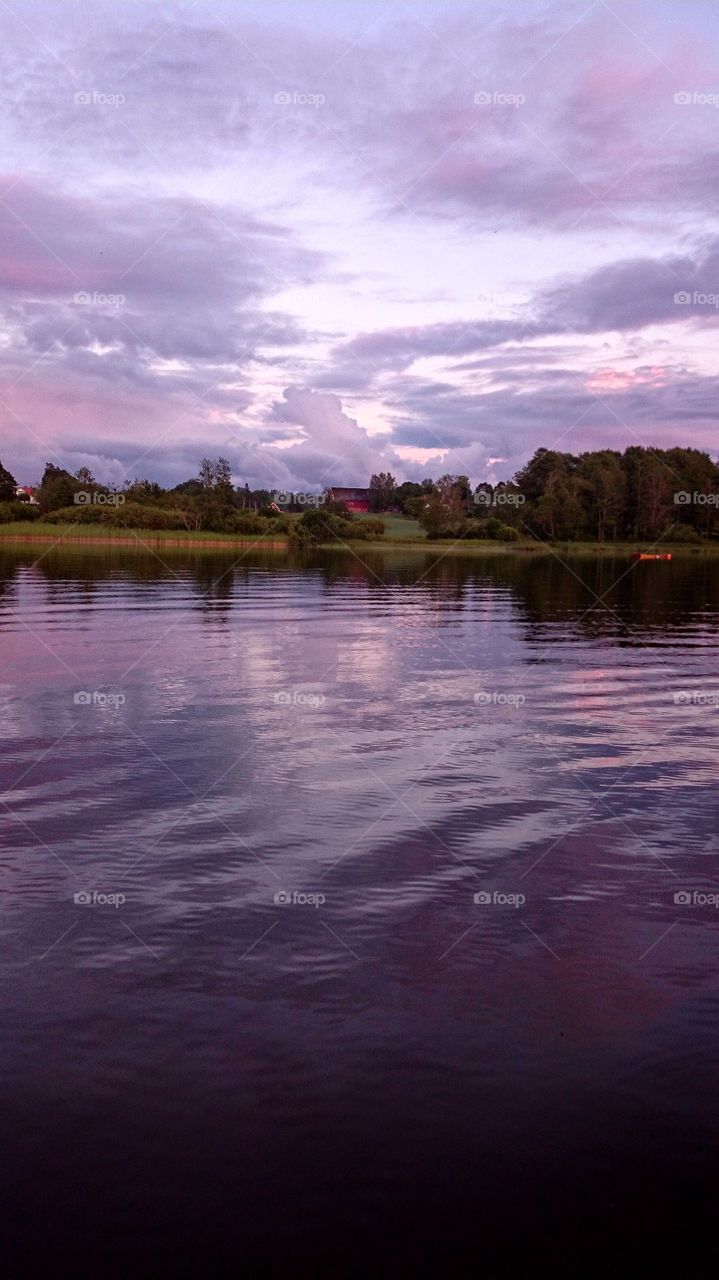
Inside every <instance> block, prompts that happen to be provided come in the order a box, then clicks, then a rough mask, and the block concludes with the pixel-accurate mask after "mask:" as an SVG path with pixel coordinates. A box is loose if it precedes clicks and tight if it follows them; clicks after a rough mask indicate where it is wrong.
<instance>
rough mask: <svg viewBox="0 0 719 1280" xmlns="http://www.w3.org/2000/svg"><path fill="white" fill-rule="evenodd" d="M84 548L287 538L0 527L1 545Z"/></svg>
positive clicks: (46, 525)
mask: <svg viewBox="0 0 719 1280" xmlns="http://www.w3.org/2000/svg"><path fill="white" fill-rule="evenodd" d="M4 543H11V544H17V545H21V544H22V545H23V546H51V545H52V544H53V543H56V544H57V545H58V546H83V547H91V546H98V547H139V548H145V549H147V547H153V548H155V547H198V548H199V547H207V548H213V547H255V546H256V547H260V548H274V549H277V550H285V549H286V548H287V539H286V538H283V537H277V536H276V535H275V536H267V535H261V534H258V535H252V534H243V535H241V536H240V535H234V534H227V533H204V532H202V531H197V530H195V529H192V530H189V529H125V528H122V527H121V526H118V527H117V528H114V527H113V526H112V525H104V526H99V525H92V524H88V525H81V524H76V525H61V524H52V523H51V522H50V521H49V520H34V521H33V522H32V523H31V524H30V523H25V522H24V521H20V522H18V523H16V524H4V525H0V545H2V544H4Z"/></svg>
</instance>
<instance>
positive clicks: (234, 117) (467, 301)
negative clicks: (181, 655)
mask: <svg viewBox="0 0 719 1280" xmlns="http://www.w3.org/2000/svg"><path fill="white" fill-rule="evenodd" d="M0 77H1V86H2V95H1V98H0V102H1V103H2V106H1V107H0V110H1V111H2V113H3V120H2V133H1V135H0V136H2V140H3V141H2V153H1V154H2V162H1V164H0V226H1V228H2V244H1V247H0V304H1V306H2V325H1V328H0V365H1V367H0V459H1V460H2V461H3V462H4V463H5V465H6V466H8V467H9V468H10V470H11V471H12V472H13V473H14V474H15V475H16V476H17V478H18V479H19V480H21V481H22V482H25V483H27V482H33V481H36V480H37V479H38V478H39V476H40V474H41V472H42V468H43V466H44V463H45V461H46V460H50V461H53V462H55V463H56V464H58V465H64V466H67V467H69V468H70V469H71V470H73V471H74V470H76V469H77V468H78V467H79V466H81V465H88V466H90V467H91V468H92V469H93V471H94V472H95V474H96V475H97V476H98V478H100V479H102V480H105V481H111V482H114V483H122V481H123V480H124V479H125V478H126V477H128V476H129V477H132V476H135V475H140V476H149V477H151V478H157V479H160V480H162V481H163V482H165V483H176V482H177V481H179V480H182V479H186V478H187V477H188V476H190V475H193V474H196V471H197V467H198V463H199V459H200V457H201V456H202V455H203V454H205V453H208V454H210V455H216V454H219V453H221V454H224V455H226V456H227V457H229V458H230V460H231V462H232V464H233V469H234V473H235V477H236V479H237V481H238V482H244V481H245V480H248V481H249V482H250V484H251V485H253V486H263V487H267V488H270V489H276V488H282V489H287V488H295V489H305V488H315V487H317V486H318V485H320V486H321V485H324V484H328V483H329V484H331V483H335V484H343V483H344V484H365V483H367V481H368V479H369V475H370V472H371V471H373V470H379V469H384V468H389V469H391V470H392V471H394V473H395V474H396V475H397V477H398V478H401V479H403V478H415V479H419V478H421V477H422V476H424V475H427V474H439V473H440V472H442V471H459V472H466V473H468V474H469V475H470V477H471V479H472V480H473V481H477V480H480V479H484V478H490V479H495V478H498V477H499V478H501V477H503V476H509V475H511V474H512V473H513V472H514V471H515V470H516V469H517V467H518V466H519V465H521V463H522V462H523V461H524V460H525V459H526V458H527V457H528V456H530V455H531V453H532V452H533V451H534V449H535V448H536V447H537V446H538V445H540V444H544V445H547V446H549V447H552V446H555V447H558V448H561V449H567V450H572V451H574V452H579V451H581V450H582V449H587V448H596V447H603V446H606V447H615V448H623V447H625V446H626V445H629V444H638V443H643V444H647V445H652V444H654V445H669V444H674V443H681V444H687V445H694V446H696V447H700V448H705V449H708V450H710V451H711V452H712V453H715V451H716V449H717V447H718V446H717V429H716V419H717V405H718V404H719V395H718V393H719V374H718V373H717V344H716V335H717V317H718V316H719V309H718V308H717V302H719V228H718V227H717V225H716V209H717V204H718V203H719V14H717V13H716V12H715V11H714V7H713V6H712V5H710V4H704V3H699V2H698V0H697V2H696V3H695V2H694V0H675V2H673V3H669V2H668V0H653V2H652V3H651V4H643V3H638V2H635V0H629V2H627V3H622V2H619V0H616V2H613V3H612V4H611V5H609V4H604V3H596V4H588V3H578V4H574V3H572V2H571V0H564V2H563V3H559V4H550V3H533V2H532V0H527V2H523V3H516V2H514V3H485V2H484V0H480V2H478V3H474V4H471V5H466V4H453V3H451V2H450V3H440V2H439V0H436V2H435V3H433V4H422V3H415V2H414V0H410V2H409V3H404V2H403V0H399V2H398V3H389V2H388V0H373V2H371V3H367V2H364V0H363V2H362V3H352V0H343V3H338V0H329V2H324V0H323V2H317V0H306V2H303V3H301V4H300V3H283V2H282V0H276V2H274V3H273V0H263V3H242V2H241V0H233V2H232V3H230V2H227V0H211V2H210V3H209V4H205V3H202V2H201V0H196V2H195V3H191V2H190V0H187V2H186V3H176V2H174V0H168V2H167V3H161V2H159V0H158V2H156V3H147V0H142V3H134V2H133V0H123V2H122V3H120V0H117V2H116V3H114V4H109V3H103V0H92V2H90V0H83V2H82V3H73V0H64V3H63V4H62V5H61V6H59V5H58V4H57V3H56V2H55V3H40V2H38V3H35V2H33V0H24V2H23V0H9V2H8V3H5V0H0ZM677 295H678V296H677ZM687 296H688V301H687V300H686V297H687Z"/></svg>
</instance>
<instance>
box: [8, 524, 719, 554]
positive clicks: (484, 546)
mask: <svg viewBox="0 0 719 1280" xmlns="http://www.w3.org/2000/svg"><path fill="white" fill-rule="evenodd" d="M3 546H7V547H13V548H22V547H43V546H44V547H50V548H52V549H53V550H54V549H56V548H57V549H58V550H60V549H61V548H63V547H73V548H74V549H77V548H82V547H88V548H100V547H108V548H115V549H118V548H119V549H122V550H132V551H155V550H157V549H158V548H162V547H164V548H170V549H172V550H183V549H184V550H192V551H199V550H202V551H213V550H253V551H284V552H294V553H306V554H312V553H313V552H314V551H334V552H340V553H342V552H344V551H350V552H352V553H353V554H355V555H359V554H360V553H363V554H364V555H371V554H372V553H375V552H381V553H386V552H388V551H389V552H391V551H405V552H406V551H414V552H418V553H420V554H424V555H426V554H427V553H432V554H435V553H437V554H438V555H440V556H445V555H464V556H469V555H474V556H486V555H490V556H494V555H533V556H547V555H553V556H560V555H565V556H577V555H584V556H614V557H625V556H627V557H628V556H630V555H632V554H633V553H636V552H637V551H652V552H654V551H657V550H658V549H659V548H661V549H662V550H666V551H669V552H671V555H672V557H673V558H678V557H680V556H681V557H686V556H694V557H697V556H699V557H701V556H715V555H719V541H717V542H706V543H696V544H688V545H687V544H674V545H672V543H671V542H666V543H656V544H655V545H652V544H651V543H641V542H621V543H593V542H574V543H571V542H570V543H568V542H554V543H550V542H529V541H526V542H493V541H489V540H487V541H477V540H474V541H470V540H460V541H459V542H456V543H452V542H451V541H449V540H443V541H430V540H429V539H427V540H426V541H424V540H421V539H419V538H417V539H401V538H397V539H393V538H385V539H384V540H378V541H377V542H366V541H361V540H360V541H352V542H348V543H346V544H342V543H322V544H320V545H318V546H317V547H311V548H306V549H304V548H296V547H293V546H292V544H291V543H290V541H289V539H287V538H267V539H257V538H251V537H250V538H247V537H245V538H237V537H232V536H231V535H227V536H223V535H221V534H218V535H216V536H209V537H208V536H207V535H204V536H203V535H201V534H200V535H197V534H194V533H188V534H186V535H185V536H181V535H180V536H177V535H174V534H172V533H170V534H166V533H158V532H154V531H153V532H148V533H146V534H143V536H142V537H136V538H135V537H129V538H128V537H127V536H122V535H119V534H118V535H114V534H71V533H68V534H62V533H60V534H57V535H54V534H51V533H39V534H32V533H29V532H28V533H17V532H12V533H8V534H4V533H3V532H2V527H1V526H0V549H2V547H3Z"/></svg>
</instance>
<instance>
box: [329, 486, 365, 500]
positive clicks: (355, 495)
mask: <svg viewBox="0 0 719 1280" xmlns="http://www.w3.org/2000/svg"><path fill="white" fill-rule="evenodd" d="M330 492H331V494H332V497H333V498H334V500H335V502H362V501H364V500H365V499H368V498H369V493H370V491H369V489H338V488H337V487H336V486H335V485H333V486H332V488H331V490H330Z"/></svg>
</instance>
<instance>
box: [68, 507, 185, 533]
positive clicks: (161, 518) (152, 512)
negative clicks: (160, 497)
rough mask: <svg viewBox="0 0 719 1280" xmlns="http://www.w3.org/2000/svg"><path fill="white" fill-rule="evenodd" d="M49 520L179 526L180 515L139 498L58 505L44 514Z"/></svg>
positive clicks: (140, 526) (142, 526)
mask: <svg viewBox="0 0 719 1280" xmlns="http://www.w3.org/2000/svg"><path fill="white" fill-rule="evenodd" d="M45 519H46V520H48V521H50V522H51V523H52V524H97V525H112V526H113V527H114V528H116V529H183V528H184V527H185V526H184V523H183V521H182V517H181V515H180V513H179V512H177V511H165V510H164V509H163V508H162V507H149V506H146V505H145V504H144V503H140V502H125V503H122V505H121V506H117V507H116V506H112V507H107V506H97V505H95V504H94V503H87V504H84V505H78V506H72V507H61V508H60V510H59V511H50V512H48V514H47V515H46V517H45Z"/></svg>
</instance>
